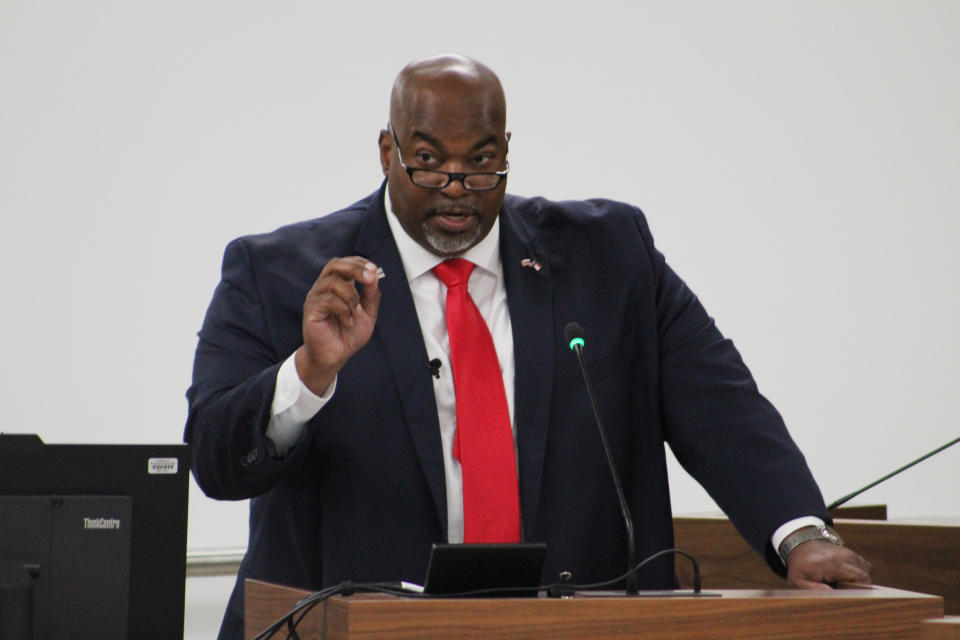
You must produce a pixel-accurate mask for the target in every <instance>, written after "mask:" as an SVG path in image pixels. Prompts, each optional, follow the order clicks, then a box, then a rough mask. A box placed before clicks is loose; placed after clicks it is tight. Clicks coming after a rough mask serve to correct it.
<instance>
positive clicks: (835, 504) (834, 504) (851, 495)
mask: <svg viewBox="0 0 960 640" xmlns="http://www.w3.org/2000/svg"><path fill="white" fill-rule="evenodd" d="M958 442H960V438H954V439H953V440H951V441H950V442H948V443H947V444H945V445H941V446H939V447H937V448H936V449H934V450H933V451H931V452H930V453H927V454H924V455H922V456H920V457H919V458H917V459H916V460H914V461H913V462H908V463H907V464H905V465H903V466H902V467H900V468H899V469H897V470H896V471H891V472H890V473H888V474H887V475H885V476H883V477H882V478H880V479H879V480H874V481H873V482H871V483H870V484H868V485H867V486H865V487H863V488H862V489H857V490H856V491H854V492H853V493H848V494H847V495H845V496H843V497H842V498H840V499H839V500H836V501H834V502H831V503H830V504H828V505H827V511H829V510H831V509H836V508H837V507H839V506H840V505H842V504H844V503H846V502H847V501H848V500H850V499H851V498H856V497H857V496H858V495H860V494H861V493H863V492H864V491H866V490H867V489H872V488H874V487H875V486H877V485H878V484H880V483H881V482H883V481H885V480H889V479H890V478H892V477H893V476H895V475H897V474H898V473H900V472H901V471H906V470H907V469H909V468H910V467H912V466H913V465H915V464H918V463H920V462H923V461H924V460H926V459H927V458H929V457H930V456H933V455H936V454H938V453H940V452H941V451H943V450H944V449H946V448H947V447H952V446H953V445H955V444H957V443H958Z"/></svg>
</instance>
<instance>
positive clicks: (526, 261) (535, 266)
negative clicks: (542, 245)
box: [520, 258, 543, 271]
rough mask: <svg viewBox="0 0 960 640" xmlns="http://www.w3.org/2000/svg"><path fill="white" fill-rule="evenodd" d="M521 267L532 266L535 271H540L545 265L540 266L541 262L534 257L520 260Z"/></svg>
mask: <svg viewBox="0 0 960 640" xmlns="http://www.w3.org/2000/svg"><path fill="white" fill-rule="evenodd" d="M520 266H521V267H530V268H532V269H533V270H534V271H540V269H542V268H543V267H541V266H540V263H539V262H537V261H536V260H534V259H533V258H524V259H523V260H521V261H520Z"/></svg>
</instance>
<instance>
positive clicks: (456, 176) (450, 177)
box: [387, 122, 510, 193]
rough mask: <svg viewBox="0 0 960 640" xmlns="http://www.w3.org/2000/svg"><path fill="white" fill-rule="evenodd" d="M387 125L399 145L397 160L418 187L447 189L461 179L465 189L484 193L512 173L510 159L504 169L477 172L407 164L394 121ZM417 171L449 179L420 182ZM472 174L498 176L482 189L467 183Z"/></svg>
mask: <svg viewBox="0 0 960 640" xmlns="http://www.w3.org/2000/svg"><path fill="white" fill-rule="evenodd" d="M387 126H388V127H389V128H390V136H391V137H393V144H395V145H396V146H397V160H399V161H400V166H401V167H403V168H404V170H405V171H406V172H407V175H408V176H410V182H412V183H413V184H414V185H416V186H418V187H422V188H424V189H434V190H439V189H446V188H447V187H448V186H450V183H451V182H453V181H455V180H459V181H460V184H462V185H463V188H464V189H465V190H467V191H475V192H481V193H482V192H484V191H493V190H494V189H496V188H497V187H499V186H500V184H501V183H502V182H503V179H504V178H506V177H507V174H508V173H510V162H509V161H506V162H507V168H506V169H504V170H503V171H477V172H475V173H457V172H451V171H437V170H436V169H421V168H419V167H408V166H407V164H406V163H405V162H404V161H403V156H402V155H401V154H402V153H403V150H402V149H400V141H399V140H397V132H396V131H394V129H393V123H392V122H390V123H387ZM509 141H510V134H507V142H509ZM416 172H420V173H431V174H434V175H442V176H446V177H447V181H446V182H444V183H443V184H439V185H431V184H420V183H419V182H417V181H416V180H414V179H413V174H414V173H416ZM472 176H497V181H496V182H495V183H494V184H493V186H491V187H484V188H482V189H477V188H475V187H471V186H470V185H468V184H467V179H468V178H470V177H472Z"/></svg>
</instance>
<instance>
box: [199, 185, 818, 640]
mask: <svg viewBox="0 0 960 640" xmlns="http://www.w3.org/2000/svg"><path fill="white" fill-rule="evenodd" d="M500 221H501V231H500V252H501V261H502V264H503V270H504V277H505V281H506V289H507V301H508V305H509V309H510V317H511V322H512V326H513V332H514V336H513V339H514V350H515V366H516V390H515V405H514V406H515V424H516V438H517V455H518V461H519V474H520V500H521V507H522V511H523V530H524V538H525V540H528V541H544V542H546V543H547V545H548V549H549V550H548V554H547V560H546V567H545V571H544V574H545V579H546V580H550V581H552V580H554V579H555V577H556V575H557V574H558V572H560V571H563V570H568V571H571V572H572V573H573V576H574V581H575V582H578V583H587V582H594V581H600V580H605V579H609V578H612V577H615V576H617V575H619V574H620V573H622V572H623V570H624V566H625V554H626V544H625V541H624V538H625V535H624V528H623V523H622V521H621V517H620V513H619V510H618V506H617V498H616V495H615V491H614V488H613V484H612V482H611V479H610V475H609V471H608V469H607V464H606V462H605V457H604V454H603V450H602V448H601V443H600V438H599V436H598V434H597V430H596V426H595V424H594V420H593V417H592V414H591V411H590V405H589V400H588V398H587V395H586V392H585V390H584V385H583V381H582V379H581V374H580V372H579V369H578V365H577V363H576V360H575V358H574V355H573V354H572V353H571V352H570V351H569V349H568V347H567V345H566V344H565V343H564V339H563V329H564V327H565V326H566V324H567V323H568V322H570V321H574V320H575V321H577V322H579V323H580V324H581V325H582V326H583V328H584V331H585V334H586V338H587V346H586V349H585V352H584V353H585V358H586V360H587V366H588V369H589V370H590V372H591V375H592V377H593V383H594V385H595V387H596V391H597V394H598V397H599V405H600V407H601V411H602V413H603V417H604V421H605V426H606V428H607V430H608V435H609V438H610V441H611V443H612V446H613V450H614V455H615V457H616V463H617V466H618V468H619V470H620V474H621V476H622V482H623V484H624V490H625V492H626V495H627V499H628V502H629V503H630V507H631V509H632V512H633V518H634V523H635V529H636V538H637V540H636V543H637V555H638V557H639V558H643V557H646V556H647V555H649V554H651V553H654V552H656V551H659V550H661V549H664V548H668V547H671V546H672V545H673V531H672V521H671V510H670V503H669V492H668V487H667V470H666V464H665V452H664V443H667V444H669V445H670V446H671V448H672V450H673V451H674V453H675V455H676V457H677V458H678V460H679V461H680V462H681V463H682V464H683V465H684V467H685V468H686V470H687V471H688V472H690V473H691V474H692V475H693V476H694V477H695V478H696V479H697V480H698V481H699V482H700V483H701V484H703V485H704V487H706V489H707V490H708V491H709V493H710V495H711V496H712V497H713V498H714V499H715V500H716V502H717V503H718V504H719V505H720V507H721V508H723V509H724V511H725V512H726V513H727V514H728V515H729V516H730V518H731V519H732V521H733V523H734V524H735V525H736V526H737V528H738V529H739V530H740V532H741V533H742V534H743V535H744V537H745V538H746V539H747V541H748V542H749V543H750V544H751V545H752V546H753V547H754V548H755V549H756V550H757V551H758V552H761V553H766V555H767V558H768V560H769V561H770V562H771V566H773V567H774V568H778V561H777V560H776V559H775V556H774V555H773V554H772V551H773V550H772V548H770V547H771V545H770V543H769V538H770V536H771V535H772V533H773V531H774V530H775V529H776V528H777V527H778V526H779V525H780V524H782V523H784V522H786V521H787V520H790V519H791V518H794V517H798V516H801V515H818V516H820V517H823V518H824V519H827V514H826V512H825V510H824V505H823V500H822V498H821V495H820V492H819V489H818V488H817V486H816V484H815V483H814V481H813V478H812V477H811V475H810V472H809V470H808V468H807V465H806V463H805V462H804V459H803V457H802V455H801V454H800V452H799V451H798V450H797V448H796V446H795V445H794V443H793V442H792V440H791V438H790V436H789V435H788V433H787V431H786V428H785V427H784V425H783V422H782V420H781V418H780V416H779V415H778V414H777V412H776V410H775V409H774V408H773V407H772V406H771V405H770V404H769V403H768V402H767V401H766V400H765V399H764V398H763V397H762V396H761V395H760V393H759V392H758V390H757V387H756V385H755V383H754V381H753V379H752V377H751V375H750V372H749V371H748V370H747V368H746V366H745V365H744V364H743V362H742V360H741V358H740V356H739V354H738V353H737V351H736V349H735V348H734V346H733V344H732V343H731V342H730V341H729V340H727V339H725V338H724V337H723V336H722V335H721V334H720V332H719V331H718V330H717V328H716V327H715V326H714V322H713V320H712V319H711V318H710V317H709V316H708V315H707V313H706V312H705V311H704V309H703V307H702V306H701V305H700V303H699V301H698V300H697V298H696V296H694V294H693V293H692V292H691V291H690V290H689V289H688V288H687V287H686V286H685V285H684V283H683V282H682V281H681V280H680V278H679V277H678V276H677V275H676V274H675V273H674V272H673V271H672V270H671V269H670V267H669V266H667V264H666V263H665V262H664V259H663V256H662V255H661V254H660V253H659V252H658V251H657V250H656V249H655V247H654V244H653V239H652V237H651V235H650V232H649V230H648V228H647V224H646V221H645V219H644V217H643V215H642V213H641V212H640V211H639V210H638V209H636V208H634V207H630V206H628V205H624V204H621V203H615V202H610V201H605V200H591V201H584V202H551V201H548V200H544V199H540V198H533V199H525V198H518V197H513V196H507V197H506V200H505V202H504V205H503V209H502V211H501V214H500ZM346 255H361V256H365V257H367V258H369V259H370V260H372V261H373V262H375V263H376V264H378V265H380V266H381V267H383V269H384V271H385V272H386V274H387V275H386V278H385V279H384V280H382V281H381V282H380V288H381V290H382V299H381V303H380V311H379V317H378V320H377V324H376V328H375V331H374V334H373V337H372V338H371V339H370V341H369V343H368V344H367V345H366V346H364V347H363V348H362V349H361V350H360V351H359V352H358V353H357V354H356V355H355V356H354V357H353V358H352V359H351V360H350V361H349V362H348V363H347V364H346V366H345V367H344V368H343V369H342V371H341V372H340V374H339V378H338V382H337V390H336V393H335V394H334V397H333V399H332V400H331V401H330V402H329V403H328V404H327V406H326V407H324V409H323V410H321V411H320V413H319V414H318V415H317V416H316V417H315V418H314V419H313V420H311V421H310V423H309V425H308V427H307V431H306V433H305V435H304V437H303V439H302V440H301V441H300V442H299V443H298V444H297V446H296V447H295V448H294V449H293V450H292V451H291V452H290V453H289V454H288V455H287V456H286V457H285V458H283V459H278V458H277V457H276V456H274V455H273V450H272V447H271V443H270V441H269V440H268V439H267V438H266V437H265V435H264V430H265V428H266V425H267V422H268V420H269V412H270V405H271V401H272V398H273V391H274V385H275V381H276V374H277V369H278V367H279V365H280V363H281V362H282V361H283V360H284V359H285V358H287V357H288V356H289V355H290V354H291V353H293V352H294V351H295V350H296V349H297V347H299V346H300V344H301V343H302V337H301V336H302V334H301V318H302V307H303V301H304V297H305V295H306V293H307V291H308V290H309V288H310V286H311V285H312V284H313V282H314V280H315V279H316V278H317V276H318V275H319V273H320V271H321V270H322V268H323V266H324V264H325V263H326V262H327V261H328V260H329V259H330V258H333V257H336V256H346ZM525 258H532V259H534V260H536V261H537V262H538V263H539V264H540V265H541V267H542V268H541V269H540V270H536V269H534V268H531V267H525V266H522V265H521V261H522V260H523V259H525ZM199 337H200V340H199V344H198V347H197V353H196V360H195V364H194V378H193V385H192V386H191V388H190V390H189V391H188V398H189V402H190V412H189V418H188V423H187V426H186V433H185V439H186V440H187V441H188V442H191V443H192V445H193V456H194V466H193V468H194V473H195V476H196V479H197V481H198V483H199V484H200V486H201V487H202V488H203V489H204V491H205V492H206V493H207V494H208V495H210V496H212V497H214V498H220V499H242V498H253V499H252V501H251V504H250V539H249V546H248V550H247V555H246V557H245V559H244V561H243V565H242V567H241V570H240V574H239V576H238V588H237V589H236V590H235V592H234V596H233V598H232V600H231V603H230V606H229V609H228V614H227V619H226V621H225V627H224V631H223V632H222V633H223V635H222V636H221V637H224V638H226V637H233V635H232V634H234V633H237V631H236V630H235V627H236V625H237V624H238V621H239V616H242V598H241V595H242V593H241V592H242V581H243V579H245V578H249V577H255V578H260V579H264V580H270V581H275V582H279V583H284V584H289V585H294V586H298V587H305V588H319V587H321V586H326V585H330V584H335V583H337V582H339V581H342V580H347V579H351V580H354V581H371V580H401V579H403V580H407V581H412V582H421V581H422V580H423V578H424V572H425V567H426V563H427V556H428V553H429V549H430V545H431V543H433V542H438V541H445V540H446V512H447V511H446V497H445V490H444V479H443V478H444V476H443V459H442V455H441V448H440V429H439V425H438V419H437V410H436V404H435V400H434V392H433V382H432V380H433V378H432V377H431V374H430V371H429V369H428V368H427V367H426V366H425V363H426V362H427V360H428V359H429V357H430V354H428V353H427V352H426V349H425V346H424V341H423V337H422V335H421V331H420V326H419V322H418V320H417V315H416V310H415V308H414V304H413V299H412V297H411V294H410V290H409V287H408V285H407V279H406V277H405V276H404V272H403V266H402V264H401V262H400V256H399V254H398V252H397V248H396V245H395V243H394V242H393V238H392V236H391V234H390V230H389V227H388V225H387V221H386V213H385V212H384V208H383V191H382V187H381V190H380V191H379V192H377V193H374V194H371V195H370V196H368V197H367V198H365V199H363V200H361V201H359V202H357V203H356V204H354V205H352V206H350V207H348V208H346V209H344V210H342V211H338V212H336V213H333V214H330V215H328V216H324V217H322V218H318V219H316V220H312V221H309V222H303V223H299V224H294V225H290V226H287V227H283V228H281V229H278V230H277V231H274V232H272V233H268V234H264V235H258V236H250V237H245V238H240V239H238V240H235V241H233V242H232V243H231V244H230V245H229V246H228V247H227V249H226V252H225V256H224V261H223V274H222V280H221V282H220V284H219V285H218V287H217V289H216V292H215V294H214V297H213V301H212V302H211V304H210V308H209V310H208V311H207V315H206V318H205V320H204V323H203V328H202V329H201V331H200V333H199ZM446 375H449V372H448V373H447V374H446ZM638 577H639V581H640V584H641V586H642V587H649V588H671V587H673V585H674V574H673V569H672V561H671V560H669V559H665V560H664V561H663V562H660V563H658V564H654V565H651V566H650V567H649V568H647V569H644V570H643V571H641V573H640V574H639V576H638ZM231 621H232V622H231ZM231 625H232V626H231ZM228 627H230V628H228Z"/></svg>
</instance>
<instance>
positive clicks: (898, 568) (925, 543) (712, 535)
mask: <svg viewBox="0 0 960 640" xmlns="http://www.w3.org/2000/svg"><path fill="white" fill-rule="evenodd" d="M884 512H885V509H884ZM837 516H839V517H840V518H845V519H838V520H836V521H835V522H834V526H835V527H836V529H837V531H838V532H839V533H840V535H841V536H843V538H844V539H845V540H846V541H847V544H849V545H850V547H851V548H853V549H855V550H856V551H857V552H858V553H860V554H861V555H863V556H864V557H865V558H867V560H869V561H870V562H871V563H872V564H873V569H872V570H871V575H872V577H873V581H874V582H875V583H878V584H884V585H888V586H891V587H896V588H898V589H906V590H908V591H919V592H923V593H933V594H936V595H939V596H943V599H944V609H945V610H946V612H947V613H949V614H954V615H956V614H960V522H948V521H929V522H924V521H903V522H900V521H886V520H859V519H848V516H849V514H848V513H838V514H837ZM881 517H882V516H881ZM673 528H674V539H675V541H676V542H675V544H676V546H677V548H679V549H683V550H684V551H688V552H690V553H692V554H693V556H694V557H695V558H696V559H697V561H698V562H699V563H700V570H701V572H702V575H703V584H704V585H706V586H708V587H716V588H724V589H782V588H784V587H786V584H787V583H786V581H785V580H783V579H781V578H779V577H778V576H776V575H775V574H774V573H773V572H771V571H770V569H769V568H768V567H767V565H766V563H765V562H764V561H763V560H762V559H761V558H760V556H758V555H757V554H756V553H754V551H753V550H752V549H751V548H750V547H749V546H748V545H747V543H746V542H745V541H744V539H743V538H741V537H740V535H739V534H738V533H737V532H736V530H735V529H734V528H733V525H732V524H731V523H730V521H729V520H728V519H727V518H726V517H725V516H720V515H718V516H703V517H675V518H674V519H673ZM676 567H677V575H679V576H680V584H683V585H689V584H690V580H691V577H690V575H691V573H690V567H689V564H688V563H687V562H686V561H678V562H677V564H676Z"/></svg>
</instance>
